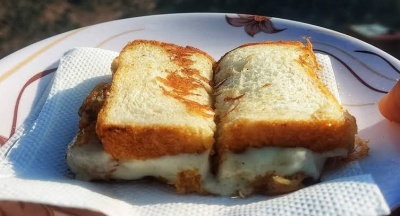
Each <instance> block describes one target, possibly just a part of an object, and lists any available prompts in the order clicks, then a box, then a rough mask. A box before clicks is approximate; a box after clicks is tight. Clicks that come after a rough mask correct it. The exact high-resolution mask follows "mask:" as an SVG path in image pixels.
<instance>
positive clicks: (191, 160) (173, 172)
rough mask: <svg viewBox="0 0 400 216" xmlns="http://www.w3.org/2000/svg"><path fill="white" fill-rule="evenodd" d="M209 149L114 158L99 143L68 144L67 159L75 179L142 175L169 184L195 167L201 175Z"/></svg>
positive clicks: (207, 170)
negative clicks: (156, 156) (133, 157)
mask: <svg viewBox="0 0 400 216" xmlns="http://www.w3.org/2000/svg"><path fill="white" fill-rule="evenodd" d="M209 153H210V152H209V151H206V152H204V153H201V154H180V155H176V156H163V157H158V158H156V159H147V160H135V159H132V160H115V159H113V158H112V157H111V155H110V154H108V153H107V152H105V151H104V150H103V147H102V145H101V143H99V142H92V143H89V144H86V145H83V146H71V147H70V148H69V151H68V153H67V163H68V165H69V167H70V169H71V171H72V172H74V173H75V174H76V177H77V178H79V179H85V180H92V179H123V180H134V179H141V178H143V177H146V176H153V177H159V178H162V179H164V180H166V181H167V182H168V183H170V184H173V183H174V182H175V180H176V176H177V174H178V173H179V172H182V171H185V170H191V169H194V168H195V169H197V170H198V171H199V174H200V175H201V176H202V177H206V176H207V175H208V173H209Z"/></svg>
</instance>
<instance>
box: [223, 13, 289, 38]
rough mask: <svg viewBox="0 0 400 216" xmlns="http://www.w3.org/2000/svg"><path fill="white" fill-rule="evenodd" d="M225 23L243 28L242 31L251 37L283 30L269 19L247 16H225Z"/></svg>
mask: <svg viewBox="0 0 400 216" xmlns="http://www.w3.org/2000/svg"><path fill="white" fill-rule="evenodd" d="M225 19H226V22H228V24H229V25H231V26H235V27H244V31H245V32H246V33H247V34H248V35H249V36H251V37H254V35H256V34H258V33H260V32H264V33H267V34H273V33H278V32H281V31H284V30H285V29H286V28H284V29H278V28H276V27H275V25H274V24H273V23H272V21H271V17H267V16H257V15H248V14H238V17H229V16H225Z"/></svg>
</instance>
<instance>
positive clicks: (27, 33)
mask: <svg viewBox="0 0 400 216" xmlns="http://www.w3.org/2000/svg"><path fill="white" fill-rule="evenodd" d="M188 12H221V13H246V14H256V15H265V16H272V17H279V18H285V19H290V20H296V21H301V22H306V23H310V24H314V25H318V26H322V27H326V28H330V29H333V30H336V31H339V32H343V33H347V28H348V26H349V25H351V24H365V23H380V24H383V25H386V26H388V27H391V28H393V29H400V0H368V1H366V0H347V1H345V0H342V1H340V0H324V1H320V0H309V1H299V0H279V1H275V0H269V1H266V0H87V1H84V0H68V1H67V0H41V1H33V0H1V1H0V59H1V58H3V57H5V56H7V55H8V54H11V53H12V52H14V51H16V50H18V49H21V48H23V47H25V46H27V45H29V44H32V43H34V42H37V41H39V40H42V39H45V38H47V37H50V36H54V35H56V34H59V33H63V32H66V31H69V30H72V29H76V28H79V27H83V26H88V25H92V24H96V23H100V22H105V21H110V20H115V19H123V18H129V17H136V16H143V15H152V14H166V13H188ZM395 52H397V53H400V51H399V50H397V51H396V50H395Z"/></svg>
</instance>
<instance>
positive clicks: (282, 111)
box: [214, 41, 357, 153]
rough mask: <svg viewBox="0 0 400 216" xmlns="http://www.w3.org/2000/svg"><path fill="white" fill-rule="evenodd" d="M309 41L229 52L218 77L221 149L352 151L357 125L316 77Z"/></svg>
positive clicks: (263, 44)
mask: <svg viewBox="0 0 400 216" xmlns="http://www.w3.org/2000/svg"><path fill="white" fill-rule="evenodd" d="M319 68H320V66H319V65H318V63H317V61H316V57H315V54H314V53H313V51H312V46H311V43H310V42H308V44H307V45H303V44H302V43H301V42H290V41H289V42H259V43H250V44H245V45H242V46H240V47H238V48H236V49H234V50H232V51H229V52H228V53H226V54H225V55H224V56H223V57H222V58H221V59H220V60H219V61H218V65H217V71H216V72H215V75H214V82H215V84H216V85H215V88H214V95H215V101H216V102H215V107H216V115H217V120H218V123H217V131H218V136H217V137H218V138H217V139H218V141H217V143H218V145H219V149H220V151H224V150H231V151H233V152H236V153H240V152H243V151H244V150H245V149H246V148H248V147H266V146H274V147H289V148H290V147H304V148H308V149H311V150H313V151H315V152H325V151H330V150H333V149H337V148H344V149H352V148H353V146H354V137H355V134H356V132H357V126H356V121H355V118H354V117H353V116H351V115H350V114H349V113H348V112H347V111H346V110H345V109H344V108H343V107H342V106H341V105H340V104H339V102H338V101H337V100H336V98H335V97H334V96H333V94H332V93H331V92H330V91H329V90H328V88H327V87H326V86H325V85H324V84H323V83H322V82H321V81H320V80H319V79H318V77H317V76H316V73H315V71H316V70H319Z"/></svg>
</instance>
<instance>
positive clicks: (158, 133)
mask: <svg viewBox="0 0 400 216" xmlns="http://www.w3.org/2000/svg"><path fill="white" fill-rule="evenodd" d="M116 62H118V65H117V67H116V66H115V65H114V68H115V67H116V71H115V74H114V75H113V79H112V84H111V88H110V93H109V96H108V97H107V99H106V101H105V103H104V106H103V108H102V109H101V111H100V112H99V115H98V121H97V125H96V132H97V134H98V136H99V138H100V140H101V142H102V144H103V147H104V149H105V151H106V152H108V153H109V154H111V155H112V157H114V158H116V159H139V160H146V159H150V158H157V157H161V156H171V155H177V154H183V153H187V154H195V153H198V154H200V153H204V152H207V151H210V149H211V148H212V146H213V144H214V138H213V135H214V131H215V123H214V111H213V109H212V108H211V107H212V100H211V96H210V94H211V87H210V81H211V79H212V74H213V70H212V69H213V66H214V64H215V62H214V60H213V59H212V58H211V57H210V56H209V55H208V54H206V53H204V52H203V51H200V50H198V49H196V48H193V47H181V46H177V45H173V44H168V43H163V42H158V41H148V40H136V41H133V42H131V43H129V44H128V45H126V46H125V47H124V48H123V50H122V51H121V53H120V55H119V56H118V59H117V61H116Z"/></svg>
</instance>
